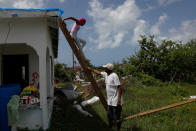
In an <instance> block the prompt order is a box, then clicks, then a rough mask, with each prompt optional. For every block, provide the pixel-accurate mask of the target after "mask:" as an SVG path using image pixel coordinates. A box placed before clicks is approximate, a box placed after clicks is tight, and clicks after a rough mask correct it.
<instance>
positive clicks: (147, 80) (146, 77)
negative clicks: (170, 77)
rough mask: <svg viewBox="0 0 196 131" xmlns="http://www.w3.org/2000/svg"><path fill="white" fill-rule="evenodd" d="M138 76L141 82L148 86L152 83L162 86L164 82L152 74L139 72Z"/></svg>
mask: <svg viewBox="0 0 196 131" xmlns="http://www.w3.org/2000/svg"><path fill="white" fill-rule="evenodd" d="M138 78H139V80H140V81H141V83H142V84H144V85H146V86H152V85H159V86H160V85H161V84H162V82H161V81H160V80H159V79H155V78H154V77H153V76H150V75H148V74H144V73H138Z"/></svg>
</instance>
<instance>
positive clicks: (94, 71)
mask: <svg viewBox="0 0 196 131" xmlns="http://www.w3.org/2000/svg"><path fill="white" fill-rule="evenodd" d="M87 69H88V70H90V71H92V72H93V73H95V74H98V75H101V72H100V71H98V70H95V69H92V68H91V67H87Z"/></svg>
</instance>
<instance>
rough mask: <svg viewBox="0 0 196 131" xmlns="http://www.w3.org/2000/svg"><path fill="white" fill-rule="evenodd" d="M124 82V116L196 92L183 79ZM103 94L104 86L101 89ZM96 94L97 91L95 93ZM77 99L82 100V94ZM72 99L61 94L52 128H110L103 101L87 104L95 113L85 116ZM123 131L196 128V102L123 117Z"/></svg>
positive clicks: (59, 130) (78, 130) (79, 130)
mask: <svg viewBox="0 0 196 131" xmlns="http://www.w3.org/2000/svg"><path fill="white" fill-rule="evenodd" d="M129 82H130V83H126V82H125V83H124V87H126V88H124V92H123V97H124V105H123V110H122V117H127V116H129V115H133V114H136V113H140V112H144V111H147V110H151V109H155V108H159V107H162V106H166V105H169V104H173V103H177V102H180V101H183V100H185V99H188V98H189V96H190V95H196V85H194V84H187V83H183V84H181V85H179V84H175V83H173V84H161V86H142V85H141V84H140V83H139V84H138V83H137V84H135V83H133V81H129ZM102 92H103V93H104V96H105V95H106V93H105V89H103V90H102ZM94 95H95V94H94ZM92 96H93V95H90V96H89V98H90V97H92ZM78 101H82V98H80V99H79V100H78ZM72 103H73V102H72V101H67V100H66V99H65V98H61V101H60V103H55V104H56V105H55V107H56V108H57V109H55V110H54V112H53V117H52V121H51V127H50V130H51V131H109V130H110V129H109V128H108V120H107V114H106V111H105V109H104V108H103V106H102V104H101V102H100V101H99V102H97V103H94V104H92V105H88V106H87V107H86V108H84V109H85V110H87V111H88V112H90V113H91V114H93V115H94V117H93V118H89V117H85V116H83V115H82V114H80V113H79V112H78V111H77V110H76V109H74V108H73V107H72V106H71V104H72ZM121 131H196V103H195V102H194V103H190V104H186V105H183V106H180V107H176V108H172V109H168V110H165V111H160V112H157V113H154V114H149V115H146V116H143V117H138V118H134V119H129V120H127V121H123V123H122V128H121Z"/></svg>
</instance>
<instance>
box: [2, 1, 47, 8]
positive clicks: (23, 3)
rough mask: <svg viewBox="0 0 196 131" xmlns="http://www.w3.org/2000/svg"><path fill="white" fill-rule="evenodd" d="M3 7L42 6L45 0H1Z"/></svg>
mask: <svg viewBox="0 0 196 131" xmlns="http://www.w3.org/2000/svg"><path fill="white" fill-rule="evenodd" d="M0 5H1V8H42V7H43V6H44V0H0Z"/></svg>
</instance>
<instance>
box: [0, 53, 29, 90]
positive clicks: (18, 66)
mask: <svg viewBox="0 0 196 131" xmlns="http://www.w3.org/2000/svg"><path fill="white" fill-rule="evenodd" d="M2 63H3V65H2V68H3V84H13V83H19V84H20V85H21V88H22V89H23V88H24V87H25V86H27V85H28V84H29V56H28V55H3V56H2Z"/></svg>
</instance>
